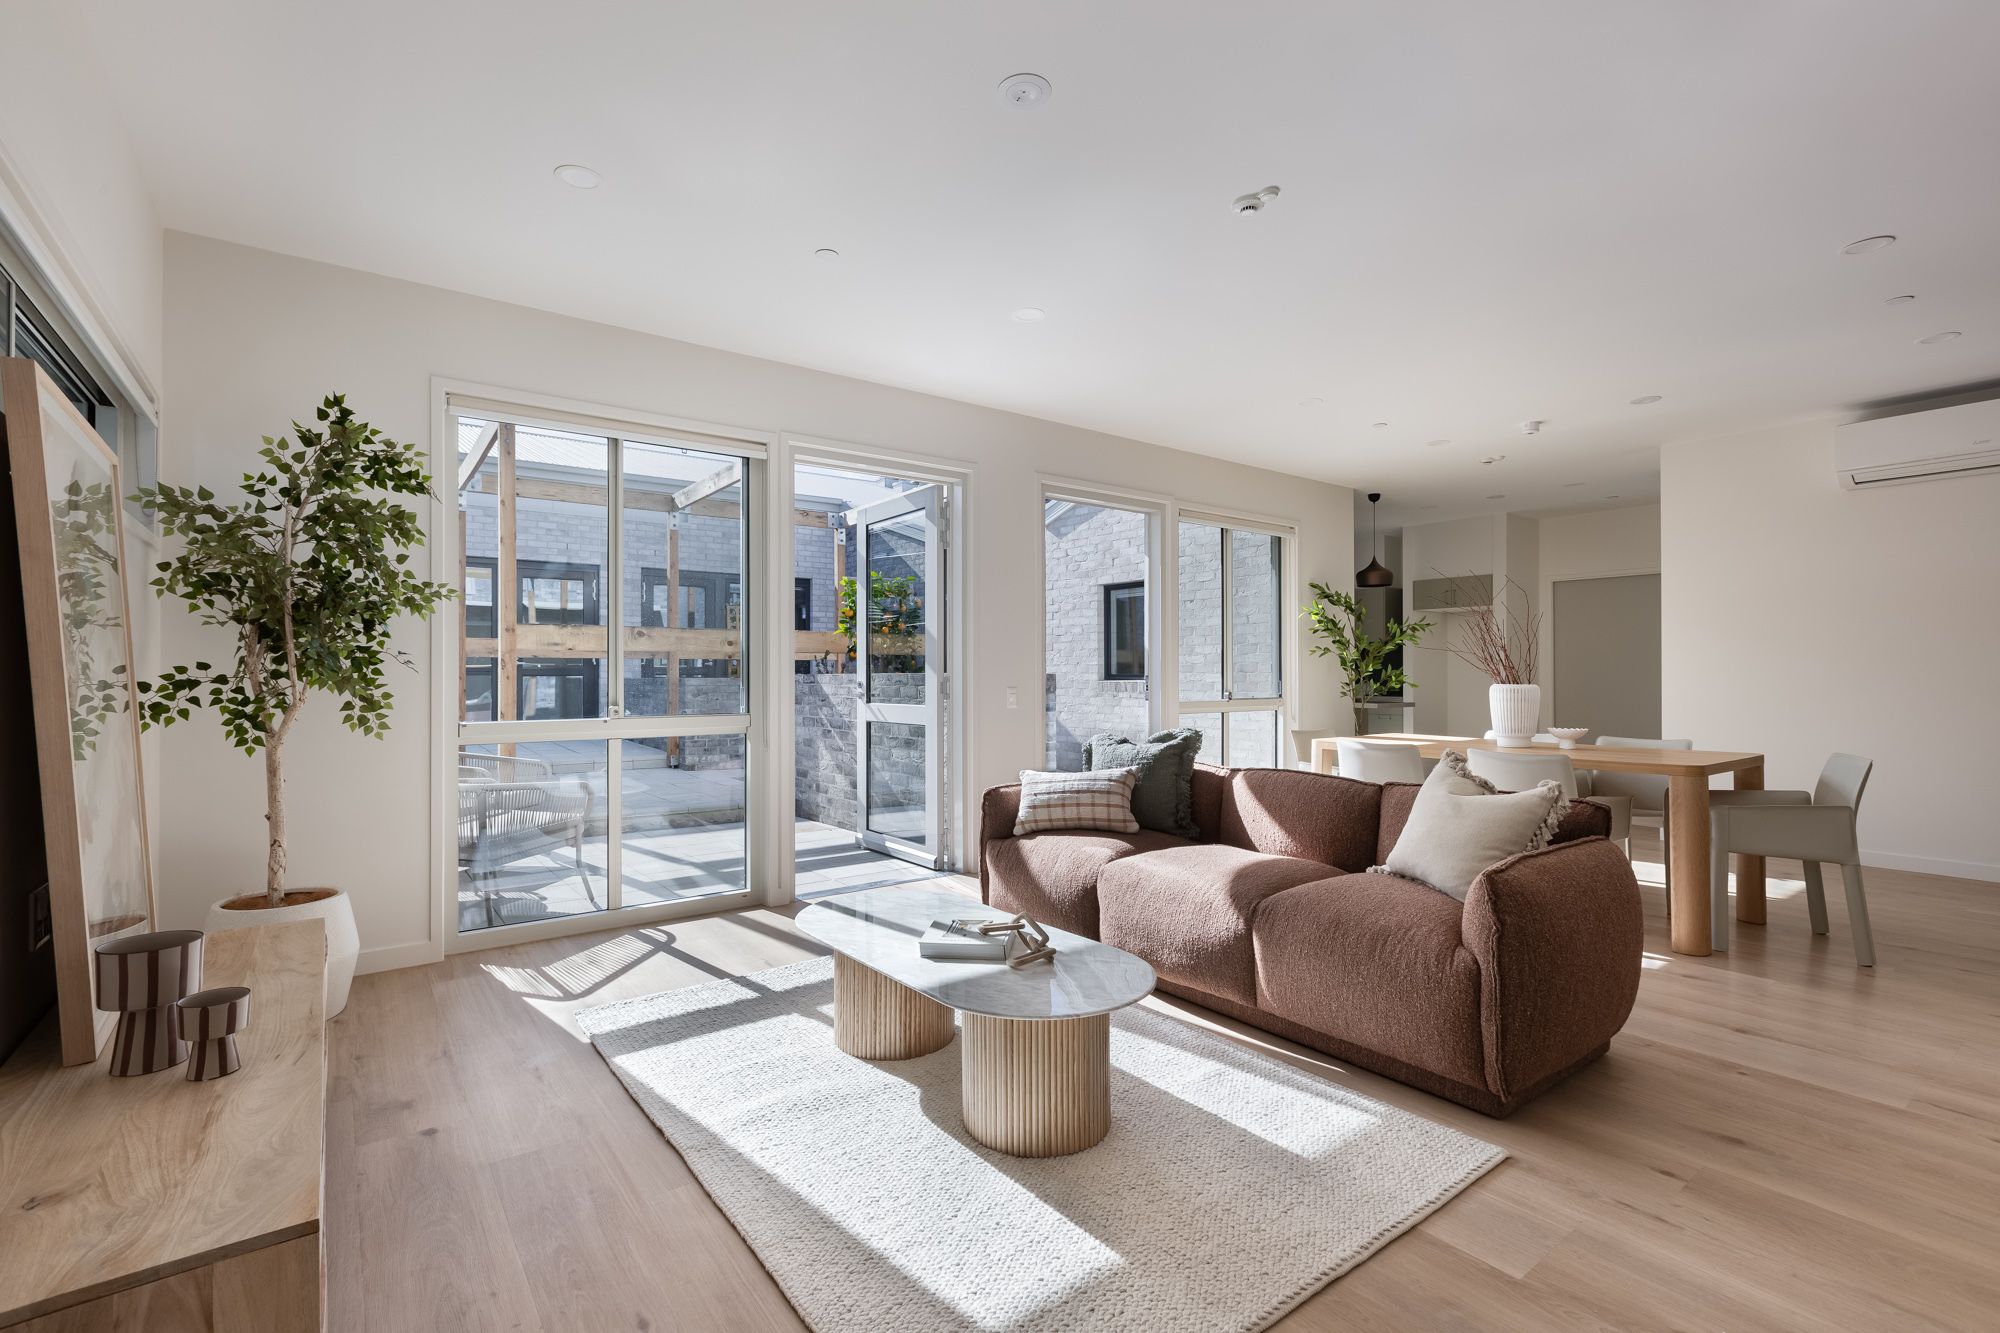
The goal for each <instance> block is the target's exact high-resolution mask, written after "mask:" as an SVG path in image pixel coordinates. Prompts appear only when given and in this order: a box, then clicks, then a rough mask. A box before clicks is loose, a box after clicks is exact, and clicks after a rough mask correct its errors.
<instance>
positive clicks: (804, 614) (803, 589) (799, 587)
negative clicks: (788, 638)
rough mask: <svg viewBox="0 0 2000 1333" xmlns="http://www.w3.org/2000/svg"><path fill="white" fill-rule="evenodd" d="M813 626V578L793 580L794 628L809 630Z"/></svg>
mask: <svg viewBox="0 0 2000 1333" xmlns="http://www.w3.org/2000/svg"><path fill="white" fill-rule="evenodd" d="M812 627H813V581H812V580H811V579H793V580H792V628H793V629H801V630H809V629H811V628H812Z"/></svg>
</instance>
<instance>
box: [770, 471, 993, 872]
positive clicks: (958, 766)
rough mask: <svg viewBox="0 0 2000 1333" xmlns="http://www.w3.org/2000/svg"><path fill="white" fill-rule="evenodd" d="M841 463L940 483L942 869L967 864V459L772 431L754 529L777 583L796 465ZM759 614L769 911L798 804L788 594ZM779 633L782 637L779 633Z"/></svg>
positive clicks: (974, 812)
mask: <svg viewBox="0 0 2000 1333" xmlns="http://www.w3.org/2000/svg"><path fill="white" fill-rule="evenodd" d="M800 464H806V465H808V466H815V467H830V468H842V469H846V470H847V471H850V472H872V473H877V474H880V475H882V476H888V477H896V478H899V479H902V480H906V481H923V482H932V483H935V484H937V485H941V486H943V487H944V488H945V503H944V538H945V579H944V584H945V639H944V645H945V659H944V660H945V673H944V709H945V719H946V720H945V739H946V741H947V744H946V745H945V747H944V762H943V774H942V777H941V780H942V781H943V783H944V787H945V805H944V809H945V811H947V812H948V814H947V818H946V828H945V831H944V835H943V845H944V847H945V849H947V850H946V855H947V856H948V858H949V860H948V863H947V865H946V867H945V868H946V869H947V870H950V869H954V868H963V867H966V866H973V865H976V864H977V862H978V857H979V847H978V841H977V837H978V828H979V800H980V797H981V795H982V793H980V792H977V791H973V790H972V789H971V788H972V781H971V776H970V775H971V774H974V773H977V772H978V771H979V769H978V767H977V765H976V763H975V757H976V751H975V748H974V737H973V734H972V727H971V725H970V719H969V717H968V710H967V706H966V700H967V699H968V698H970V697H972V691H973V688H974V686H973V681H974V679H975V677H976V674H977V667H976V664H975V663H974V662H973V661H972V659H971V655H970V654H969V653H967V652H966V641H967V633H966V626H967V624H968V623H969V622H970V621H971V619H972V613H973V608H972V604H971V601H970V589H971V581H970V577H969V575H968V573H967V571H968V570H969V569H971V568H972V565H973V562H974V561H975V560H977V559H978V558H979V554H978V548H977V547H976V545H975V542H976V540H977V538H978V532H977V530H976V528H975V526H974V524H973V522H972V497H973V495H974V493H975V488H976V486H977V485H978V475H979V469H978V467H977V465H976V464H972V463H966V462H961V461H959V460H957V459H950V458H944V457H940V456H937V455H933V454H922V453H911V452H906V451H903V450H895V449H884V448H879V447H876V446H872V445H865V444H854V443H851V442H848V441H842V440H831V439H825V438H822V437H819V436H813V435H803V434H797V433H794V432H791V431H783V432H780V433H779V434H778V435H777V437H776V438H775V440H773V441H772V443H771V446H770V451H769V455H768V459H767V463H766V473H767V478H768V479H767V481H766V483H765V486H764V493H765V495H766V496H767V497H768V499H767V501H766V503H767V504H768V505H769V506H770V509H769V512H770V513H771V514H773V515H776V516H777V518H778V520H780V521H774V522H770V523H766V524H765V525H764V528H765V539H764V546H765V553H766V554H765V558H766V560H767V561H768V562H769V567H770V568H772V569H777V570H784V571H786V573H785V578H786V582H785V587H786V588H787V589H788V590H789V589H790V587H791V582H790V579H791V570H792V568H793V557H794V548H795V545H796V543H795V542H794V540H793V528H792V523H791V513H792V507H793V504H794V501H795V500H796V498H797V494H798V491H797V480H798V467H799V465H800ZM765 600H766V601H767V603H769V605H767V606H766V608H765V611H764V614H765V616H766V617H767V619H766V621H765V624H766V627H767V631H768V632H767V633H766V634H765V639H766V641H767V642H773V643H779V644H783V645H785V648H784V651H783V662H782V664H781V669H782V671H783V673H784V674H783V678H782V679H778V678H776V676H775V673H767V675H768V676H769V679H768V681H767V683H768V684H770V686H771V690H772V692H771V697H770V699H769V702H768V703H767V705H766V709H767V711H766V713H765V715H764V718H763V719H762V721H763V727H764V734H765V747H766V750H767V752H768V754H769V755H770V756H771V762H769V763H767V764H765V765H764V770H765V773H766V774H767V777H768V782H769V792H770V799H771V801H772V805H771V809H772V810H774V811H776V812H777V813H776V815H775V816H774V817H772V818H770V819H768V820H766V821H765V823H766V824H767V825H768V828H767V829H766V830H765V832H766V834H767V835H768V836H767V839H766V865H767V866H768V867H769V874H768V876H767V878H766V880H765V883H764V897H763V901H764V902H765V903H767V904H769V905H770V906H773V907H781V906H784V905H785V904H787V903H789V902H791V901H792V900H793V898H794V897H795V896H796V893H797V886H798V878H797V877H798V865H797V856H798V838H797V834H798V828H797V820H796V818H795V814H794V812H795V811H796V809H797V802H798V771H797V757H796V753H795V749H794V746H795V737H796V734H797V719H796V718H795V716H794V709H795V706H796V696H795V695H794V693H793V684H792V664H791V662H792V659H791V651H790V647H789V645H790V644H791V642H792V639H791V634H792V599H791V595H790V593H789V591H788V592H787V594H786V596H785V597H784V598H783V599H782V601H783V604H782V605H779V604H778V602H779V599H777V598H766V599H765ZM780 635H782V637H780Z"/></svg>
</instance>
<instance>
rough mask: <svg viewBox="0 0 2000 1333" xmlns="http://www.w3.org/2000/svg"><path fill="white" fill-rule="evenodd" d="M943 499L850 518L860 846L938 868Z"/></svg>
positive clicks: (932, 492)
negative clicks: (856, 638) (854, 547)
mask: <svg viewBox="0 0 2000 1333" xmlns="http://www.w3.org/2000/svg"><path fill="white" fill-rule="evenodd" d="M942 515H943V492H942V491H941V490H940V488H939V487H936V486H924V487H920V488H918V489H916V490H913V491H908V492H905V493H904V494H901V495H897V496H892V497H891V498H889V499H886V500H878V501H876V502H875V503H874V504H871V505H867V506H865V507H863V508H860V509H856V510H853V511H851V512H850V513H849V515H848V521H849V523H850V524H851V525H852V526H853V528H854V529H855V534H856V535H855V540H856V542H857V543H858V547H857V550H856V552H855V566H854V567H855V608H856V610H855V621H856V633H857V635H858V636H859V638H860V643H859V645H858V648H857V651H856V653H855V660H856V665H857V675H858V676H859V685H860V692H859V701H858V703H857V704H856V713H855V719H854V735H855V743H854V750H855V764H856V768H857V789H858V791H859V793H860V800H859V801H858V802H857V803H856V811H857V813H856V816H855V819H856V823H857V824H858V825H859V827H858V828H857V829H856V832H857V833H858V834H859V835H860V838H861V842H862V845H863V846H866V847H871V848H873V849H875V850H876V851H880V852H887V853H888V854H889V855H891V856H897V857H901V858H902V859H904V860H906V861H914V862H916V863H917V864H919V865H925V866H930V867H932V868H939V867H942V866H943V864H944V841H943V837H942V833H943V830H942V829H941V827H940V816H941V813H942V811H943V809H944V801H943V799H942V797H943V791H942V787H943V775H944V694H945V688H946V685H945V682H946V673H945V665H946V664H945V660H944V612H945V607H944V590H945V576H944V560H945V552H944V531H943V522H942Z"/></svg>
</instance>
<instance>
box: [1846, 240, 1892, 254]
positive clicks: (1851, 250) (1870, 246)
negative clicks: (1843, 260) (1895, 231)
mask: <svg viewBox="0 0 2000 1333" xmlns="http://www.w3.org/2000/svg"><path fill="white" fill-rule="evenodd" d="M1895 243H1896V238H1895V237H1893V236H1863V237H1862V238H1861V239H1860V240H1858V241H1849V242H1848V243H1847V244H1846V245H1843V246H1841V247H1840V253H1842V254H1844V255H1865V254H1872V253H1874V252H1875V251H1877V250H1887V249H1888V248H1889V247H1890V246H1892V245H1894V244H1895Z"/></svg>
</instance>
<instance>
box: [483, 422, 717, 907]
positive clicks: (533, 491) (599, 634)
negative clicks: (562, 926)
mask: <svg viewBox="0 0 2000 1333" xmlns="http://www.w3.org/2000/svg"><path fill="white" fill-rule="evenodd" d="M451 422H452V425H453V427H454V428H455V431H456V435H457V441H458V476H457V481H458V490H457V500H458V504H457V507H458V514H459V535H460V551H459V587H460V590H461V592H462V594H463V601H462V603H461V605H460V608H459V615H460V635H459V637H460V641H461V648H462V663H463V670H462V672H461V676H460V687H459V692H458V693H459V708H458V717H457V719H456V720H455V723H454V725H453V731H454V742H455V749H456V760H457V769H458V773H457V782H456V784H455V792H456V796H457V806H458V808H457V840H458V882H457V929H458V930H459V931H460V932H467V931H478V930H485V929H490V928H493V927H500V926H512V925H523V924H528V923H532V922H538V921H547V920H551V919H556V918H562V917H572V916H587V915H592V914H596V913H603V912H617V911H621V910H623V909H628V908H639V907H654V906H658V905H660V904H664V903H671V902H676V901H681V900H692V899H699V898H706V897H712V896H714V895H718V894H730V893H740V892H743V891H744V890H745V889H746V888H747V885H748V877H747V860H748V846H749V844H748V838H747V827H748V821H747V812H746V800H745V796H746V791H747V785H746V763H747V757H748V733H749V730H750V726H751V721H752V719H751V713H750V695H749V692H748V688H747V686H748V682H747V679H746V671H745V663H746V657H745V653H744V631H745V626H747V625H748V624H749V623H750V618H749V608H748V603H749V599H750V594H749V587H750V584H749V581H748V579H746V577H745V571H746V570H747V569H748V568H749V563H748V557H749V530H748V522H747V519H746V509H747V503H748V499H749V496H748V477H747V471H746V466H745V460H744V459H743V458H741V457H736V456H732V455H730V454H728V453H726V452H720V451H718V450H717V449H716V448H715V447H714V446H713V444H712V443H711V442H707V441H703V442H702V443H701V444H696V443H693V442H677V441H675V440H672V439H670V438H665V437H661V438H654V439H632V438H626V437H624V436H622V435H611V434H604V433H600V432H598V431H595V430H592V429H588V428H585V427H583V426H581V425H569V424H565V423H563V422H561V421H550V420H529V419H527V418H525V417H524V418H521V419H511V420H510V419H506V418H504V417H502V416H500V415H498V414H496V413H492V412H485V413H482V414H479V415H473V414H470V413H466V414H456V415H454V416H453V417H452V418H451Z"/></svg>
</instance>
